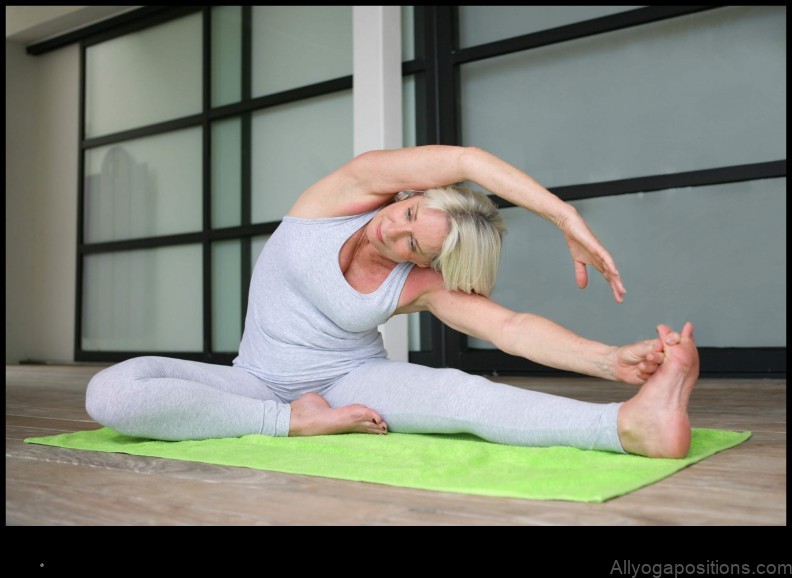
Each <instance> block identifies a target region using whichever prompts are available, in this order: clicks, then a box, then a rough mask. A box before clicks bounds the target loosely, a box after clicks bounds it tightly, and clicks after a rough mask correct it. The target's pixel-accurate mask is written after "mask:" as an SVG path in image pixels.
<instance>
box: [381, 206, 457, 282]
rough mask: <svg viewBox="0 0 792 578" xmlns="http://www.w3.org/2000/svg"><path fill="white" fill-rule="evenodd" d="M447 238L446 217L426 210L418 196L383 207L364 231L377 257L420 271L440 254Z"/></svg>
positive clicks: (437, 212)
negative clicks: (378, 255)
mask: <svg viewBox="0 0 792 578" xmlns="http://www.w3.org/2000/svg"><path fill="white" fill-rule="evenodd" d="M446 235H448V219H447V217H446V216H445V215H444V214H443V213H441V212H439V211H435V210H433V209H428V208H426V207H425V206H424V199H423V197H422V196H419V195H418V196H415V197H412V198H409V199H405V200H403V201H399V202H398V203H393V204H391V205H387V206H385V207H383V208H382V209H380V211H379V212H378V213H377V214H376V215H374V218H373V219H372V220H371V221H369V224H368V226H367V227H366V236H367V237H368V240H369V242H370V243H371V244H372V245H373V246H374V248H375V249H376V251H377V252H378V253H379V254H380V255H382V256H383V257H385V258H387V259H389V260H391V261H396V262H398V263H401V262H405V261H411V262H413V263H415V264H416V265H418V266H419V267H428V266H429V263H431V261H432V259H434V258H435V257H436V256H437V255H439V254H440V249H441V248H442V247H443V242H444V241H445V238H446Z"/></svg>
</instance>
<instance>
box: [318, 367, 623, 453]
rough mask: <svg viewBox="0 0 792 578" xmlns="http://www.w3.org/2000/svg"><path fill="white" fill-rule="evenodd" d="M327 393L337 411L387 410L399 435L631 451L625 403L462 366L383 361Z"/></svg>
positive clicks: (351, 375) (353, 374) (387, 419)
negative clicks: (544, 388)
mask: <svg viewBox="0 0 792 578" xmlns="http://www.w3.org/2000/svg"><path fill="white" fill-rule="evenodd" d="M322 395H323V396H324V397H325V399H327V401H328V402H329V403H330V404H331V405H332V406H333V407H337V406H343V405H348V404H352V403H361V404H364V405H366V406H368V407H370V408H372V409H374V410H376V411H378V412H380V414H381V415H382V418H383V419H384V420H385V422H386V423H387V424H388V429H389V430H390V431H392V432H404V433H460V432H466V433H472V434H475V435H477V436H479V437H481V438H483V439H485V440H488V441H491V442H496V443H503V444H510V445H522V446H551V445H563V446H573V447H577V448H582V449H599V450H610V451H615V452H623V451H624V449H623V448H622V446H621V443H620V441H619V434H618V429H617V416H618V412H619V407H620V406H621V404H616V403H609V404H595V403H588V402H582V401H577V400H573V399H568V398H564V397H559V396H554V395H550V394H546V393H540V392H535V391H529V390H525V389H521V388H518V387H514V386H510V385H505V384H500V383H494V382H491V381H489V380H488V379H485V378H483V377H480V376H475V375H470V374H467V373H464V372H462V371H459V370H456V369H432V368H429V367H424V366H421V365H414V364H410V363H403V362H396V361H390V360H387V359H379V360H374V361H370V362H368V363H366V364H365V365H363V366H361V367H360V368H358V369H356V370H354V371H352V372H351V373H349V374H348V375H346V376H345V377H343V378H342V379H340V380H339V381H338V382H336V383H335V384H333V385H332V386H331V387H329V388H328V389H327V390H325V391H323V392H322Z"/></svg>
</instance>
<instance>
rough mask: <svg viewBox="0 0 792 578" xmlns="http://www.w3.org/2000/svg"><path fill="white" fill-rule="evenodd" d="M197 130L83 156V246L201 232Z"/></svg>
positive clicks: (198, 140) (98, 148) (199, 139)
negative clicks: (84, 242) (119, 240)
mask: <svg viewBox="0 0 792 578" xmlns="http://www.w3.org/2000/svg"><path fill="white" fill-rule="evenodd" d="M201 208H202V202H201V129H200V128H191V129H186V130H181V131H176V132H171V133H165V134H161V135H157V136H151V137H145V138H140V139H135V140H131V141H126V142H122V143H117V144H113V145H108V146H104V147H97V148H94V149H89V150H86V151H85V241H86V242H87V243H99V242H102V241H115V240H118V239H133V238H138V237H153V236H158V235H171V234H176V233H186V232H192V231H200V230H201V211H202V209H201Z"/></svg>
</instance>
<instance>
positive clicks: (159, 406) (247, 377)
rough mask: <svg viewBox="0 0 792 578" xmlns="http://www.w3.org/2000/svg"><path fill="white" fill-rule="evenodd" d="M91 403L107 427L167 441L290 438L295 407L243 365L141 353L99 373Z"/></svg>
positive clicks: (92, 385)
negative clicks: (248, 371) (230, 365)
mask: <svg viewBox="0 0 792 578" xmlns="http://www.w3.org/2000/svg"><path fill="white" fill-rule="evenodd" d="M85 407H86V409H87V410H88V413H89V414H90V416H91V417H92V418H93V419H95V420H96V421H97V422H99V423H100V424H102V425H105V426H108V427H111V428H113V429H115V430H117V431H119V432H121V433H124V434H127V435H132V436H138V437H146V438H154V439H161V440H187V439H206V438H221V437H238V436H242V435H248V434H264V435H272V436H286V435H288V434H289V417H290V413H291V408H290V406H289V404H288V403H283V401H282V400H281V399H279V398H278V396H276V395H275V393H273V392H272V391H271V390H270V388H269V387H267V385H266V384H265V383H264V382H262V381H261V380H259V379H257V378H256V377H254V376H253V375H251V374H249V373H247V372H246V371H244V370H243V369H239V368H235V367H227V366H220V365H212V364H208V363H199V362H197V361H185V360H182V359H171V358H167V357H138V358H135V359H130V360H128V361H124V362H122V363H119V364H117V365H114V366H112V367H108V368H107V369H104V370H102V371H101V372H99V373H97V374H96V375H95V376H94V378H93V379H92V380H91V382H90V383H89V384H88V390H87V392H86V400H85Z"/></svg>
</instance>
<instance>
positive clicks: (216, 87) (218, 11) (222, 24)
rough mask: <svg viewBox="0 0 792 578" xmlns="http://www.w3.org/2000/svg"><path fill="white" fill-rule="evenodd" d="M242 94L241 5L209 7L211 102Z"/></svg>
mask: <svg viewBox="0 0 792 578" xmlns="http://www.w3.org/2000/svg"><path fill="white" fill-rule="evenodd" d="M241 98H242V7H241V6H213V7H212V106H222V105H224V104H231V103H232V102H239V101H240V100H241Z"/></svg>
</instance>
